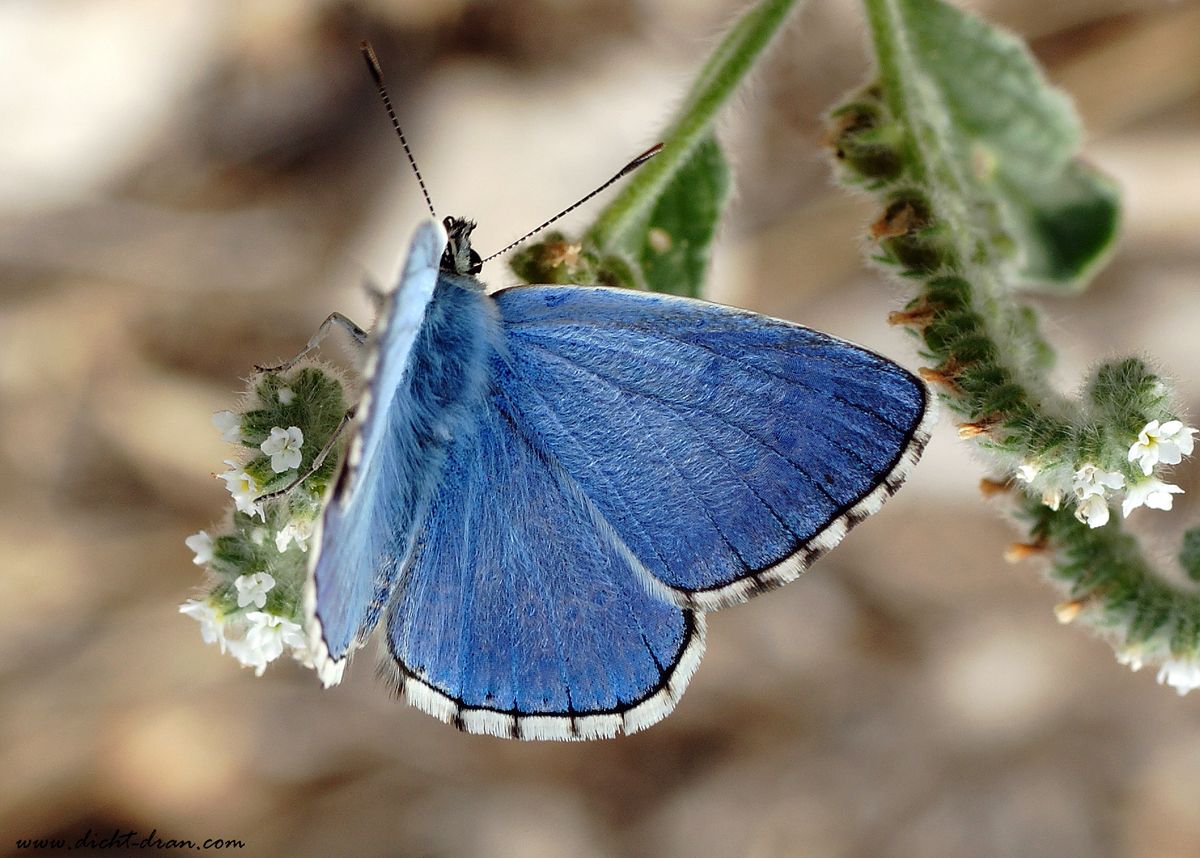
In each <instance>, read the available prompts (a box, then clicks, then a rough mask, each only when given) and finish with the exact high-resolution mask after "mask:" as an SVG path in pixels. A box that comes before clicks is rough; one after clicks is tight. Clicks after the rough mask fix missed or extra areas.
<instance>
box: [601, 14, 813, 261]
mask: <svg viewBox="0 0 1200 858" xmlns="http://www.w3.org/2000/svg"><path fill="white" fill-rule="evenodd" d="M798 3H799V0H762V2H760V3H759V4H758V5H757V6H755V7H754V8H752V9H751V10H750V11H748V12H746V13H745V14H744V15H743V16H742V17H741V19H740V20H738V22H737V23H736V24H735V25H734V26H733V27H732V29H730V31H729V32H728V33H727V34H726V35H725V37H724V39H722V41H721V43H720V45H718V46H717V49H716V51H715V52H714V53H713V55H712V56H711V57H710V58H709V60H708V62H707V64H706V65H705V66H704V68H703V69H702V70H701V72H700V74H699V76H698V77H697V78H696V81H695V83H694V84H693V85H692V89H691V90H690V92H689V93H688V96H687V98H686V99H685V101H684V107H683V109H682V110H681V111H680V113H679V115H678V116H677V118H676V119H675V121H674V122H673V123H672V124H671V126H670V127H669V128H668V129H667V130H666V132H665V133H664V135H663V142H664V144H665V145H664V147H663V151H662V152H661V153H660V154H659V155H658V156H657V157H655V158H654V159H653V160H651V161H650V162H649V163H648V164H646V166H644V167H642V168H641V169H640V170H638V172H637V173H635V174H634V176H633V178H632V179H631V180H630V181H629V183H628V184H626V185H625V187H624V189H623V190H622V191H621V193H620V194H618V195H617V197H616V199H614V200H613V201H612V202H611V203H610V204H609V205H608V206H607V207H606V208H605V209H604V211H603V212H601V213H600V216H599V217H598V218H597V219H596V222H595V223H594V224H593V225H592V228H591V229H590V230H589V231H588V234H587V240H588V242H589V243H590V244H591V245H592V246H593V247H595V248H597V249H598V250H599V251H600V252H602V253H613V252H617V251H618V250H620V249H621V248H622V247H623V246H624V245H626V244H627V243H629V242H630V239H631V237H632V236H633V235H634V233H635V231H636V230H637V229H638V228H639V227H640V225H641V224H642V222H643V221H645V219H646V218H647V217H648V216H649V213H650V210H651V208H652V207H653V206H654V203H655V201H656V200H657V199H658V198H659V197H660V196H661V195H662V193H663V190H664V189H665V188H666V187H667V185H668V184H669V183H670V181H671V179H672V178H673V177H674V176H675V174H676V173H677V172H678V171H679V170H680V168H682V167H683V166H684V165H685V164H687V162H688V160H689V159H690V158H691V157H692V154H693V152H694V151H695V149H696V147H697V146H699V145H700V144H701V143H702V142H703V141H704V140H705V139H706V137H707V135H708V133H709V129H710V128H711V126H712V123H713V119H714V118H715V117H716V115H717V113H718V111H719V110H720V109H721V108H722V107H723V106H724V105H725V104H726V102H728V101H729V98H730V96H731V95H732V94H733V92H734V90H735V89H736V88H737V86H738V85H739V84H740V83H741V82H742V80H743V79H744V78H745V77H746V75H747V74H748V73H749V71H750V69H751V68H753V66H754V64H755V62H756V61H757V60H758V58H759V57H760V56H761V55H762V53H763V52H764V51H765V50H766V48H767V46H768V45H769V44H770V43H771V40H772V37H773V36H775V34H776V33H778V32H779V30H780V28H781V27H782V26H783V23H784V22H785V21H786V20H787V17H788V15H789V13H790V12H791V11H792V10H793V9H794V8H795V7H796V6H797V4H798Z"/></svg>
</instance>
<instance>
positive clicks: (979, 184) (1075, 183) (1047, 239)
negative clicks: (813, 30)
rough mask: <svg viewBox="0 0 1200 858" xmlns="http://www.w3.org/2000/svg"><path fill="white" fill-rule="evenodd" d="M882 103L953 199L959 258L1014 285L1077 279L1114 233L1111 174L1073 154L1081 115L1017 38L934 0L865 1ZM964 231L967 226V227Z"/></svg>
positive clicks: (1071, 283)
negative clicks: (998, 266)
mask: <svg viewBox="0 0 1200 858" xmlns="http://www.w3.org/2000/svg"><path fill="white" fill-rule="evenodd" d="M867 8H868V14H869V15H870V16H871V18H872V31H873V34H874V36H875V39H876V49H877V53H878V56H879V60H880V75H881V83H882V85H883V90H884V94H885V97H886V98H887V101H888V104H889V107H890V108H891V109H892V111H893V113H895V114H896V116H897V118H899V119H901V121H903V122H904V123H905V124H907V125H908V127H909V128H910V129H912V131H913V134H914V138H915V139H914V141H913V145H915V146H916V147H917V148H918V149H919V150H920V154H921V156H922V160H923V161H924V162H925V163H926V164H928V165H930V175H929V176H927V177H925V178H926V179H927V180H928V181H930V182H931V183H932V184H933V186H934V187H935V188H937V189H938V190H939V191H941V192H942V193H941V194H938V195H939V196H942V194H945V195H946V196H947V197H950V198H953V199H955V200H956V202H957V209H958V210H957V211H956V212H954V213H953V214H954V215H956V217H955V218H954V219H955V221H957V222H958V223H959V224H960V225H962V226H967V227H968V229H967V230H966V231H965V232H964V234H961V235H960V236H959V246H960V251H962V252H963V256H964V258H967V259H972V260H976V261H985V260H986V261H989V262H994V263H1006V264H1008V265H1009V266H1010V267H1011V268H1012V272H1011V274H1012V275H1013V276H1012V277H1010V278H1008V279H1010V280H1011V281H1016V285H1018V286H1023V287H1031V286H1032V287H1038V286H1041V287H1045V288H1046V289H1047V291H1053V292H1066V291H1074V290H1077V289H1080V288H1082V287H1083V285H1084V284H1085V283H1086V280H1087V279H1088V277H1089V276H1090V275H1091V274H1092V273H1093V272H1094V270H1095V269H1096V268H1097V266H1098V265H1099V263H1100V262H1102V261H1103V259H1104V257H1105V254H1106V251H1107V250H1108V249H1109V248H1110V247H1111V246H1112V244H1113V240H1114V238H1115V236H1116V231H1117V225H1118V221H1119V215H1120V209H1119V200H1118V195H1117V191H1116V188H1115V187H1114V185H1113V183H1112V182H1111V181H1110V180H1109V179H1108V178H1107V177H1105V176H1104V175H1103V174H1101V173H1100V172H1099V171H1097V170H1096V169H1094V168H1093V167H1091V166H1089V165H1087V164H1085V163H1083V162H1081V161H1079V160H1077V158H1076V153H1077V151H1078V148H1079V138H1080V131H1079V121H1078V119H1077V118H1076V116H1075V113H1074V110H1073V109H1072V106H1071V102H1070V100H1069V99H1068V98H1067V97H1066V95H1064V94H1063V93H1062V92H1060V91H1059V90H1057V89H1054V88H1053V87H1051V86H1050V85H1049V84H1048V83H1047V82H1046V80H1045V78H1044V77H1043V76H1042V73H1041V71H1040V70H1039V69H1038V67H1037V64H1036V63H1035V62H1034V60H1033V57H1032V56H1031V55H1030V53H1029V51H1028V50H1027V49H1026V48H1025V46H1024V44H1023V43H1022V42H1021V41H1020V40H1019V39H1017V38H1016V37H1014V36H1012V35H1010V34H1008V33H1006V32H1004V31H1002V30H999V29H997V28H996V27H993V26H992V25H990V24H988V23H987V22H986V21H983V20H982V19H980V18H977V17H975V16H974V15H971V14H968V13H966V12H963V11H961V10H959V9H956V8H955V7H954V6H951V5H949V4H948V3H945V2H942V0H867ZM966 233H969V235H968V234H966Z"/></svg>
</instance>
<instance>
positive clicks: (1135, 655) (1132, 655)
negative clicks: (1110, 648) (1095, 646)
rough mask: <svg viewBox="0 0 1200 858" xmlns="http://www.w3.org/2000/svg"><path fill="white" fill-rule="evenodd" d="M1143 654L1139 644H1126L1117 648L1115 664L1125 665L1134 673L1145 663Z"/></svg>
mask: <svg viewBox="0 0 1200 858" xmlns="http://www.w3.org/2000/svg"><path fill="white" fill-rule="evenodd" d="M1144 655H1145V653H1144V652H1143V650H1142V646H1141V644H1126V645H1125V646H1123V647H1121V648H1120V649H1119V650H1117V664H1123V665H1126V666H1127V667H1128V668H1129V669H1130V670H1132V671H1133V672H1135V673H1136V672H1137V671H1139V670H1141V669H1142V665H1143V664H1144V663H1145V662H1144V661H1143V656H1144Z"/></svg>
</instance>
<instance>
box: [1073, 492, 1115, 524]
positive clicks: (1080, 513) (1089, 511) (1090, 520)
mask: <svg viewBox="0 0 1200 858" xmlns="http://www.w3.org/2000/svg"><path fill="white" fill-rule="evenodd" d="M1075 518H1077V519H1078V520H1079V521H1081V522H1082V523H1084V524H1086V525H1087V526H1088V527H1091V528H1097V527H1103V526H1104V525H1106V524H1108V501H1106V500H1105V499H1104V496H1103V495H1098V494H1091V495H1087V496H1086V497H1084V498H1082V499H1080V500H1079V502H1078V503H1077V504H1076V506H1075Z"/></svg>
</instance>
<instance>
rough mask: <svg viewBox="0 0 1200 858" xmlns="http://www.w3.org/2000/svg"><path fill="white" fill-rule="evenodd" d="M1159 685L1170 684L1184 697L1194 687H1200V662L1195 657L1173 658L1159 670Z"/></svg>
mask: <svg viewBox="0 0 1200 858" xmlns="http://www.w3.org/2000/svg"><path fill="white" fill-rule="evenodd" d="M1158 683H1159V685H1169V686H1171V687H1172V688H1174V689H1175V690H1176V691H1178V692H1179V695H1180V696H1181V697H1182V696H1183V695H1184V694H1187V693H1188V692H1189V691H1191V690H1192V689H1193V688H1200V662H1197V661H1196V659H1195V658H1179V659H1176V658H1172V659H1169V660H1168V661H1167V663H1166V664H1164V665H1163V666H1162V667H1161V668H1160V669H1159V671H1158Z"/></svg>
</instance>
